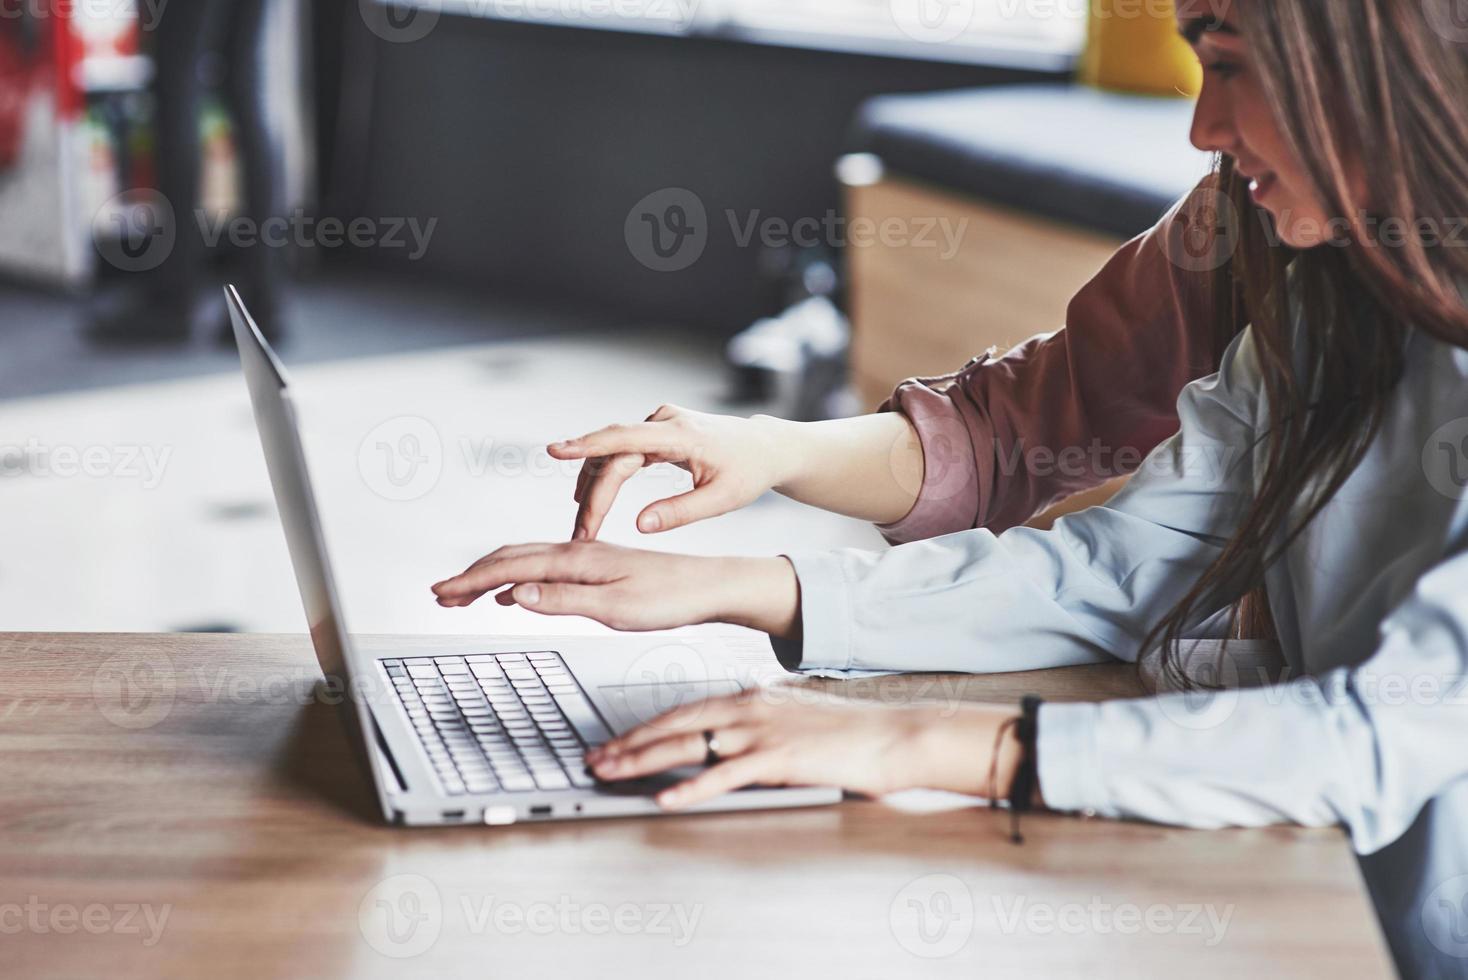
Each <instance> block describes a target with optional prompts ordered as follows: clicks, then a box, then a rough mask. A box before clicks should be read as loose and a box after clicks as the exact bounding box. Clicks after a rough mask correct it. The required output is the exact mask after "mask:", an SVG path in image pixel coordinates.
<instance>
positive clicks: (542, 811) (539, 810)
mask: <svg viewBox="0 0 1468 980" xmlns="http://www.w3.org/2000/svg"><path fill="white" fill-rule="evenodd" d="M554 810H555V808H554V807H552V806H551V805H550V804H549V803H542V804H541V805H539V806H533V807H531V808H530V815H531V816H532V817H548V816H550V815H551V813H553V812H554Z"/></svg>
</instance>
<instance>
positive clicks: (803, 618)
mask: <svg viewBox="0 0 1468 980" xmlns="http://www.w3.org/2000/svg"><path fill="white" fill-rule="evenodd" d="M784 557H785V559H786V560H787V561H789V562H790V564H791V565H792V566H794V568H795V577H796V579H797V580H798V581H799V582H800V634H799V636H798V637H795V638H793V639H777V638H775V637H771V638H770V645H771V646H772V647H774V649H775V656H776V657H777V658H778V659H779V661H780V665H781V666H782V667H784V668H785V669H786V670H790V671H816V670H846V669H847V668H849V667H850V666H851V623H852V617H851V598H850V593H849V590H848V588H847V584H846V574H845V572H844V571H843V569H842V565H841V558H840V556H839V555H837V554H836V553H835V552H829V551H825V552H815V553H812V554H805V555H785V556H784Z"/></svg>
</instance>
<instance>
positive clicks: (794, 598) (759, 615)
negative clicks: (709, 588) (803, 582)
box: [710, 558, 800, 637]
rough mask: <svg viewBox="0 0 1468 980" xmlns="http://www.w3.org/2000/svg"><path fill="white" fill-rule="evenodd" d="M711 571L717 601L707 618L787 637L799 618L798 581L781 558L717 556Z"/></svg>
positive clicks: (786, 561) (786, 562)
mask: <svg viewBox="0 0 1468 980" xmlns="http://www.w3.org/2000/svg"><path fill="white" fill-rule="evenodd" d="M716 561H717V562H718V565H717V567H715V568H714V569H713V570H712V574H713V575H714V576H716V577H715V578H714V581H716V582H719V583H721V587H720V588H719V589H717V590H716V591H717V593H718V594H719V600H718V602H717V604H716V605H717V608H716V610H715V612H714V615H713V616H711V617H710V619H711V620H714V621H717V622H722V623H730V624H732V625H734V626H745V627H748V628H750V629H755V630H759V631H760V632H762V633H768V634H769V635H771V636H774V637H787V636H789V635H790V634H791V633H792V632H794V630H795V628H796V625H797V624H798V622H799V620H800V584H799V581H798V580H797V579H796V577H795V568H794V566H792V565H791V564H790V562H789V561H788V560H786V559H784V558H720V559H716Z"/></svg>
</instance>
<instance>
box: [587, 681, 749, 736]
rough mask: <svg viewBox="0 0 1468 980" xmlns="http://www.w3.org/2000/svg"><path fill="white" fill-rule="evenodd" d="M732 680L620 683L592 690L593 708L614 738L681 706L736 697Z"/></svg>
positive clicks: (736, 691)
mask: <svg viewBox="0 0 1468 980" xmlns="http://www.w3.org/2000/svg"><path fill="white" fill-rule="evenodd" d="M740 690H742V688H741V687H740V686H739V683H738V682H737V681H734V680H702V681H682V682H676V681H659V682H658V683H655V684H621V685H616V686H611V687H599V688H597V689H596V694H597V698H596V699H597V701H598V702H599V703H598V704H597V707H599V708H601V711H602V715H603V716H604V717H605V718H606V720H607V721H608V722H609V723H610V724H611V726H612V730H613V731H614V732H616V733H617V734H618V735H620V734H622V733H623V732H625V731H628V730H629V729H632V728H636V727H638V726H639V725H645V724H647V723H648V722H650V721H653V720H654V719H656V718H658V717H659V716H660V715H665V714H667V713H668V712H669V711H672V710H673V709H674V708H680V707H682V706H683V705H685V704H697V703H698V702H700V701H707V700H708V699H709V698H717V697H723V696H724V695H726V694H738V693H739V692H740Z"/></svg>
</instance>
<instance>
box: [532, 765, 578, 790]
mask: <svg viewBox="0 0 1468 980" xmlns="http://www.w3.org/2000/svg"><path fill="white" fill-rule="evenodd" d="M535 785H536V786H537V787H539V788H540V789H570V788H571V781H570V780H569V779H567V778H566V774H565V773H563V772H561V771H560V770H556V771H555V772H543V773H542V772H537V773H536V774H535Z"/></svg>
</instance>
